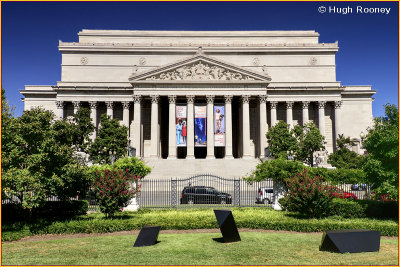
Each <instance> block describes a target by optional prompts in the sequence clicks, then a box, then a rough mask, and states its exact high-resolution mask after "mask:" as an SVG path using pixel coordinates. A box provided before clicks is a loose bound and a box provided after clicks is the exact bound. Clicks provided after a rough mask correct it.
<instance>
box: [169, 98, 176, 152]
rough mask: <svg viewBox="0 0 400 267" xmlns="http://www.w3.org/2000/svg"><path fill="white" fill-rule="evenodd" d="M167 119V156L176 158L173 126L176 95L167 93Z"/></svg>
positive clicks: (174, 128) (174, 127)
mask: <svg viewBox="0 0 400 267" xmlns="http://www.w3.org/2000/svg"><path fill="white" fill-rule="evenodd" d="M168 101H169V119H168V129H169V131H168V158H169V159H174V158H176V126H175V112H176V110H175V109H176V105H175V103H176V95H169V96H168Z"/></svg>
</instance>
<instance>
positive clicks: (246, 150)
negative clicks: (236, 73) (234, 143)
mask: <svg viewBox="0 0 400 267" xmlns="http://www.w3.org/2000/svg"><path fill="white" fill-rule="evenodd" d="M249 98H250V96H248V95H243V96H242V108H243V158H250V157H251V155H250V107H249Z"/></svg>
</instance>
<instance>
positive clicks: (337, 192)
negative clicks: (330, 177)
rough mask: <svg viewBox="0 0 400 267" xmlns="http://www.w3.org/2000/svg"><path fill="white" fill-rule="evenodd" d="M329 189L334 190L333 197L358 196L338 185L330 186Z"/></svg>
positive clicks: (347, 197)
mask: <svg viewBox="0 0 400 267" xmlns="http://www.w3.org/2000/svg"><path fill="white" fill-rule="evenodd" d="M329 189H330V190H331V191H332V196H333V197H336V198H345V199H354V200H357V196H356V195H354V194H353V193H347V192H345V191H343V190H342V189H339V188H337V187H330V188H329Z"/></svg>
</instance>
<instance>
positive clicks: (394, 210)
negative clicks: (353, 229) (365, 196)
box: [357, 200, 399, 219]
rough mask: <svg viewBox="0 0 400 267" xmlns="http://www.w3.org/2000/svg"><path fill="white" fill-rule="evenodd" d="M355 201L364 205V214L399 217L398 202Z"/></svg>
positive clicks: (377, 216)
mask: <svg viewBox="0 0 400 267" xmlns="http://www.w3.org/2000/svg"><path fill="white" fill-rule="evenodd" d="M357 203H359V204H360V205H362V206H363V207H364V212H365V216H367V217H372V218H382V219H383V218H391V219H398V218H399V202H397V201H375V200H358V201H357Z"/></svg>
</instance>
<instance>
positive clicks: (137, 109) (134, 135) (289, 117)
mask: <svg viewBox="0 0 400 267" xmlns="http://www.w3.org/2000/svg"><path fill="white" fill-rule="evenodd" d="M150 97H151V147H150V156H151V157H158V155H159V154H160V153H159V125H158V114H159V112H158V102H159V96H158V95H152V96H150ZM249 98H250V96H248V95H244V96H242V112H243V113H242V117H243V136H242V137H243V157H244V158H247V157H252V156H253V155H250V112H249ZM194 99H195V96H193V95H188V96H186V100H187V158H194ZM224 99H225V138H226V139H225V158H233V153H232V146H233V144H232V105H231V103H232V95H225V96H224ZM168 100H169V125H170V127H169V141H168V146H169V155H168V158H176V156H177V155H176V140H175V138H176V128H175V124H176V123H175V111H176V96H174V95H171V96H168ZM133 102H134V116H133V122H132V124H131V131H130V132H131V146H132V147H134V148H136V150H137V151H136V154H137V155H141V152H140V148H141V147H142V145H141V141H142V140H141V123H140V120H141V97H140V96H133ZM105 103H106V106H107V115H108V116H111V117H113V108H114V102H113V101H106V102H105ZM259 103H260V136H259V138H260V157H261V158H262V157H264V156H265V155H264V148H265V147H266V146H267V140H266V137H265V133H266V132H267V131H268V124H267V115H266V114H267V106H266V103H267V96H264V95H263V96H259ZM317 103H318V128H319V130H320V132H321V133H325V105H326V101H318V102H317ZM72 104H73V106H74V113H76V112H77V111H78V109H79V108H80V107H81V102H80V101H72ZM293 104H294V102H293V101H287V102H286V122H287V124H289V125H290V128H293ZM277 105H278V102H277V101H270V107H271V109H270V116H271V127H272V126H274V125H276V123H277V112H276V108H277ZM309 105H310V102H309V101H302V117H303V125H304V124H306V123H307V122H308V121H309V111H308V109H309ZM341 105H342V101H334V107H335V114H334V115H335V127H334V131H335V137H336V138H337V137H338V135H339V134H340V133H341V128H340V116H341V115H340V108H341ZM56 106H57V116H58V117H59V118H63V117H64V107H65V102H64V101H56ZM89 106H90V111H91V112H90V118H91V120H92V122H93V124H94V125H95V126H97V107H98V102H97V101H89ZM122 106H123V120H122V124H123V125H125V126H127V127H129V108H130V102H129V101H124V102H122ZM213 107H214V96H207V139H208V140H207V158H214V123H213V122H214V117H213V114H214V110H213ZM91 137H92V139H93V140H94V139H95V138H96V131H94V132H93V134H92V136H91Z"/></svg>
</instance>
